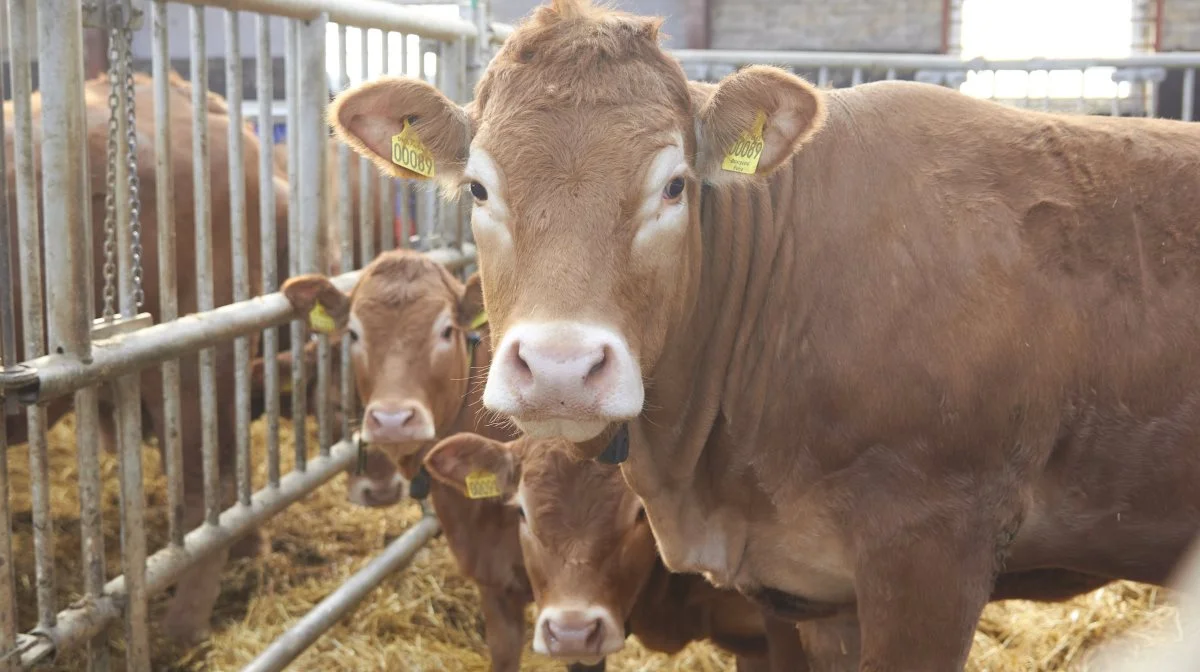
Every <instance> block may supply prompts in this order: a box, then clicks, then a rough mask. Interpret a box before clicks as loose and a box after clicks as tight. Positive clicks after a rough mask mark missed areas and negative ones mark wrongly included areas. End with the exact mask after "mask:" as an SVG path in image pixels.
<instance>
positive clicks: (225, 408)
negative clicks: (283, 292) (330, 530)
mask: <svg viewBox="0 0 1200 672" xmlns="http://www.w3.org/2000/svg"><path fill="white" fill-rule="evenodd" d="M172 74H173V73H172ZM151 82H152V80H151V79H150V77H148V76H146V75H144V74H142V73H135V75H134V84H135V105H136V112H137V130H138V137H139V140H140V142H139V145H138V157H137V160H138V178H139V180H140V190H139V193H140V196H141V211H140V218H139V221H140V222H141V230H142V235H141V242H142V250H143V253H142V263H143V287H144V290H145V304H144V306H143V308H142V309H143V310H145V311H148V312H150V313H151V314H152V315H153V316H154V318H155V320H156V321H159V320H160V318H161V316H160V313H159V305H160V304H159V300H160V299H159V287H158V238H157V230H158V227H157V218H158V210H157V208H158V203H157V202H156V192H155V184H156V174H155V164H154V157H155V145H154V137H155V134H154V128H155V125H154V111H153V110H154V108H153V95H152V88H151ZM170 83H171V89H170V93H171V98H170V105H171V142H172V149H173V153H172V160H173V162H174V165H173V176H174V187H175V222H176V232H177V236H178V241H179V242H178V249H177V257H176V265H177V269H178V270H177V277H178V297H179V312H180V314H181V315H182V314H187V313H191V312H195V310H196V299H195V297H196V281H195V277H196V276H195V271H194V269H195V258H194V250H195V246H194V244H192V243H191V241H193V240H194V236H195V226H194V220H193V215H194V206H193V188H192V152H191V147H192V140H191V129H192V112H191V110H192V108H191V88H190V84H188V83H187V82H186V81H184V80H182V79H181V78H179V77H178V76H172V78H171V80H170ZM85 86H86V88H85V96H86V103H87V129H88V131H87V132H88V157H89V159H88V161H89V166H90V197H91V199H92V205H91V209H92V226H93V228H92V231H93V233H92V236H93V241H95V242H96V244H95V246H94V249H95V255H94V259H93V268H94V269H95V278H96V284H95V291H96V294H95V300H96V306H97V313H99V308H100V306H102V305H103V304H102V303H101V300H102V299H101V296H100V291H101V288H102V286H103V285H102V280H103V268H104V266H103V256H102V249H103V247H102V245H100V244H99V243H100V241H102V240H103V239H104V238H103V223H104V214H105V209H104V200H105V193H106V181H105V165H106V152H105V150H106V139H107V129H108V116H109V113H108V105H107V99H108V94H109V90H108V80H107V76H106V75H101V76H100V77H98V78H96V79H92V80H89V81H87V82H86V85H85ZM215 100H217V101H218V102H219V98H217V99H215ZM213 101H214V97H213V96H212V95H210V96H209V105H208V109H209V150H210V156H211V167H210V179H211V187H212V197H213V198H212V202H213V203H214V204H216V205H214V207H213V209H212V236H211V240H212V247H213V269H214V272H213V274H212V279H213V281H214V287H213V294H214V300H215V301H214V302H215V304H216V305H217V306H220V305H225V304H228V303H230V302H232V299H233V289H232V281H231V278H232V266H231V264H232V261H231V255H230V250H231V249H232V245H231V241H230V227H229V211H228V208H227V207H222V206H221V205H220V204H227V203H228V202H229V195H228V193H227V192H228V189H229V178H228V174H229V171H228V158H227V148H228V140H227V138H228V133H229V119H228V117H227V116H225V115H224V114H222V111H223V109H224V108H223V106H222V105H216V106H214V102H213ZM32 102H33V114H34V117H33V119H34V144H35V149H34V158H35V164H37V165H38V166H39V168H38V169H39V171H40V163H41V161H40V138H41V135H42V129H41V125H40V121H41V119H40V103H41V96H40V95H39V94H36V93H35V94H34V97H33V101H32ZM4 114H5V117H6V132H7V135H6V137H5V151H6V153H7V161H8V163H7V165H8V176H7V183H8V187H7V188H8V189H9V192H10V197H9V203H10V206H11V207H10V218H11V219H10V221H12V222H14V223H15V222H16V199H15V197H14V196H12V193H13V190H14V189H15V179H16V173H15V166H14V163H13V155H12V152H13V133H14V129H13V123H12V103H11V102H6V103H5V106H4ZM243 143H244V145H245V154H244V170H245V174H246V216H247V229H248V234H249V235H248V250H249V257H248V266H249V270H250V279H251V291H252V292H253V293H257V287H258V286H259V278H260V277H261V272H260V260H261V254H260V245H259V230H260V229H259V180H258V146H259V145H258V141H257V138H256V137H255V136H254V135H253V134H252V133H249V132H248V131H247V130H245V129H243ZM274 187H275V205H276V230H277V231H280V232H286V231H287V226H286V223H287V218H286V207H287V184H286V182H285V181H283V180H282V179H279V177H278V176H276V179H275V182H274ZM38 197H39V212H40V198H41V193H40V189H39V193H38ZM15 228H16V227H15V225H14V227H13V230H14V238H13V239H14V241H15ZM282 244H283V245H284V247H282V250H281V252H280V253H281V254H283V255H285V258H286V254H287V248H286V237H284V240H283V243H282ZM13 249H14V250H15V249H16V248H15V242H14V248H13ZM13 291H14V293H15V296H16V298H17V300H18V305H17V311H18V313H17V314H18V316H19V315H20V304H19V299H20V294H19V287H15V288H14V290H13ZM16 326H17V332H18V339H20V338H22V336H21V331H22V329H21V328H22V325H21V323H20V322H19V321H18V323H17V325H16ZM252 344H253V339H252ZM215 360H216V363H217V399H218V428H217V429H218V438H217V445H218V447H219V448H220V457H221V460H220V461H221V474H222V477H223V479H222V480H223V481H224V485H225V488H226V492H225V500H224V504H226V505H228V504H232V502H233V491H232V481H233V475H234V474H233V459H232V458H233V452H232V450H233V447H234V445H235V442H234V436H233V432H234V418H235V416H234V408H233V402H234V395H233V368H232V367H233V348H232V344H223V345H220V346H217V347H216V357H215ZM180 370H181V381H182V385H183V388H182V389H183V390H184V394H183V395H181V397H182V398H181V402H182V403H181V412H182V416H181V426H182V431H181V432H180V436H181V439H182V442H183V454H184V464H183V465H182V467H183V473H184V477H185V478H184V480H185V485H184V494H185V511H184V524H185V526H186V528H187V529H190V528H191V527H193V526H195V525H197V524H198V523H199V522H200V520H201V517H202V515H203V489H202V474H203V469H202V463H201V445H200V439H201V432H200V406H199V399H198V395H197V394H195V391H196V390H197V389H198V385H199V370H198V367H197V363H196V358H195V357H185V358H183V359H182V360H181V363H180ZM105 388H106V386H105ZM105 388H102V392H103V394H102V395H101V396H102V402H101V406H102V409H101V419H102V430H103V432H102V433H103V434H104V436H103V439H104V442H105V443H106V446H109V447H111V445H112V444H113V440H114V438H113V436H112V434H113V432H114V424H113V421H112V400H111V397H109V396H108V394H107V389H105ZM141 393H142V400H143V401H142V404H143V409H144V412H145V416H144V417H145V418H146V421H147V422H148V424H149V425H150V426H151V427H152V428H153V431H155V432H156V433H159V435H161V432H162V431H163V424H162V423H163V392H162V377H161V375H160V373H159V370H158V367H150V368H148V369H145V370H144V371H143V373H142V375H141ZM71 406H72V399H71V398H70V397H66V398H60V399H56V400H52V401H51V402H49V403H48V404H47V405H46V409H47V422H48V423H49V424H53V423H55V422H57V420H58V419H59V418H60V417H61V416H62V415H63V414H64V413H66V412H67V411H69V410H70V409H71ZM6 429H7V430H8V433H9V434H8V436H9V439H10V441H12V442H13V443H17V442H22V441H25V440H26V437H27V431H26V430H27V428H26V426H25V416H24V414H23V413H22V414H20V415H16V416H9V417H8V418H6ZM159 445H163V444H162V442H160V444H159ZM254 538H255V535H251V537H250V539H249V541H250V542H251V543H248V544H242V545H241V548H240V549H237V550H235V552H240V553H247V552H254V550H256V549H255V548H254V546H255V544H254V543H253V541H254ZM223 564H224V554H221V555H220V556H219V557H217V558H215V559H214V560H212V561H210V562H209V563H206V564H205V565H202V566H200V567H197V568H196V570H195V571H194V572H193V573H191V574H189V575H188V576H185V577H184V578H183V579H182V580H181V581H180V583H179V585H178V587H177V589H176V594H175V597H174V599H173V600H172V602H171V605H170V607H169V609H168V613H167V616H166V620H165V623H164V625H165V628H166V630H167V632H168V634H170V635H172V636H174V637H176V638H178V639H180V640H183V641H195V640H196V639H199V638H201V637H203V636H204V634H205V632H206V631H207V628H208V619H209V615H210V613H211V610H212V606H213V603H214V602H215V600H216V597H217V594H218V592H219V586H220V584H219V580H220V571H221V568H222V566H223Z"/></svg>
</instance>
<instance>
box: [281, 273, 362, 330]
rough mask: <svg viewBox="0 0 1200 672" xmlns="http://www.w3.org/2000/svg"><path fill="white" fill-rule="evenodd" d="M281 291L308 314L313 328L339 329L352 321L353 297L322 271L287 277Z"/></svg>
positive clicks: (296, 306) (295, 306) (297, 309)
mask: <svg viewBox="0 0 1200 672" xmlns="http://www.w3.org/2000/svg"><path fill="white" fill-rule="evenodd" d="M279 291H281V292H283V295H284V296H286V297H287V300H288V301H290V302H291V304H292V307H293V308H295V309H296V312H297V313H300V314H301V315H304V316H305V317H307V318H308V326H309V327H311V328H312V329H313V330H314V331H320V332H324V333H334V332H338V331H341V330H342V329H345V328H346V323H347V322H349V321H350V297H348V296H346V295H345V294H343V293H342V292H340V291H338V288H337V287H334V286H333V283H332V282H330V281H329V278H327V277H325V276H323V275H319V274H316V273H310V274H307V275H298V276H296V277H294V278H288V281H287V282H285V283H283V287H282V288H281V289H280V290H279Z"/></svg>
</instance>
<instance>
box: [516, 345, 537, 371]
mask: <svg viewBox="0 0 1200 672" xmlns="http://www.w3.org/2000/svg"><path fill="white" fill-rule="evenodd" d="M512 353H513V356H512V359H513V364H515V365H516V367H517V371H518V372H519V373H520V374H521V375H524V376H532V375H533V369H530V368H529V362H527V361H525V358H524V357H522V356H521V344H520V343H517V344H515V345H514V346H513V349H512Z"/></svg>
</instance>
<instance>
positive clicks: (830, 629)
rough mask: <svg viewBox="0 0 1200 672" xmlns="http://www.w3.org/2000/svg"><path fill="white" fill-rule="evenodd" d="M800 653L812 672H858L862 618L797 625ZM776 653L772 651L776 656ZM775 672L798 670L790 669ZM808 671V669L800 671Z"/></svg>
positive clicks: (842, 616)
mask: <svg viewBox="0 0 1200 672" xmlns="http://www.w3.org/2000/svg"><path fill="white" fill-rule="evenodd" d="M795 628H796V630H797V631H798V633H797V634H799V639H798V643H799V645H800V650H801V652H802V654H801V655H803V656H804V657H805V658H806V659H807V661H808V668H807V669H808V670H809V671H810V672H857V671H858V665H859V658H860V657H861V652H860V646H859V639H860V637H859V632H858V617H857V616H856V615H855V614H854V613H853V612H847V613H844V614H838V615H837V616H831V617H829V618H821V619H817V620H815V621H802V622H800V623H797V624H795ZM771 645H772V648H773V647H774V640H772V644H771ZM773 654H774V651H772V655H773ZM772 669H773V670H787V669H797V668H795V667H789V666H788V665H786V664H785V665H782V666H775V667H772ZM799 669H804V668H799Z"/></svg>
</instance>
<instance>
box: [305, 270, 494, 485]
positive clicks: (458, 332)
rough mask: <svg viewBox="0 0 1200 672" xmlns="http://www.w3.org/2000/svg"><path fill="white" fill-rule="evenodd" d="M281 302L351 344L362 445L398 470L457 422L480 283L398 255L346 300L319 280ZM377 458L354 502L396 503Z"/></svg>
mask: <svg viewBox="0 0 1200 672" xmlns="http://www.w3.org/2000/svg"><path fill="white" fill-rule="evenodd" d="M282 292H283V294H284V295H285V296H286V297H287V298H288V300H289V301H290V302H291V303H292V305H293V306H294V307H295V309H296V310H297V312H298V313H300V314H303V315H308V316H310V322H313V323H318V324H316V326H317V327H318V328H320V327H324V328H326V329H332V330H333V331H334V332H335V333H336V334H337V335H339V336H340V337H341V338H349V339H350V343H351V345H350V358H351V365H352V366H353V368H354V380H355V385H356V387H357V389H358V398H359V399H360V400H361V401H362V405H363V415H362V422H361V436H362V439H363V441H365V442H366V443H368V444H370V445H371V447H372V448H381V449H383V450H384V451H385V452H386V453H387V455H388V456H389V457H391V458H392V459H393V460H399V459H401V458H404V457H407V456H410V455H413V454H415V453H416V452H417V451H418V450H420V448H421V446H422V445H424V444H427V443H428V442H430V441H433V440H434V439H436V438H437V437H438V436H439V433H440V432H441V431H444V430H445V428H447V427H449V426H450V424H451V423H452V422H453V421H454V420H455V418H456V417H457V416H458V414H459V412H460V411H461V410H462V406H463V400H464V398H465V396H466V392H467V384H468V381H469V380H470V364H469V359H468V358H469V348H468V338H470V335H469V334H468V330H469V328H470V325H471V323H472V321H473V320H474V319H475V318H476V317H477V316H478V315H479V313H480V312H481V311H482V310H483V301H482V298H481V296H480V288H479V279H478V276H472V277H471V278H470V280H468V282H467V284H466V285H465V286H464V285H463V283H461V282H459V281H458V280H457V279H456V278H455V277H454V276H453V275H451V274H450V273H449V271H447V270H446V269H445V267H443V266H442V265H441V264H438V263H437V262H435V261H433V260H431V259H429V258H427V257H425V256H424V255H422V254H419V253H417V252H412V251H409V250H394V251H390V252H385V253H384V254H381V255H379V257H377V258H376V259H375V260H374V261H372V262H371V263H370V264H369V265H368V266H367V267H366V268H364V269H363V270H362V274H361V275H360V277H359V280H358V283H357V284H356V285H355V287H354V289H353V290H352V291H351V293H350V294H349V295H346V294H343V293H342V292H341V291H339V290H338V289H337V288H336V287H334V286H333V284H332V283H331V282H330V281H329V279H328V278H326V277H325V276H321V275H302V276H298V277H295V278H291V279H289V280H288V281H287V282H286V283H284V286H283V289H282ZM314 311H317V312H316V313H315V314H316V316H317V317H316V318H314V317H312V316H313V315H314ZM372 452H373V451H372ZM381 457H382V456H381V455H376V456H374V457H372V454H371V452H369V453H368V456H367V465H366V466H367V470H366V474H365V475H364V478H356V479H352V482H351V486H350V497H351V499H352V500H354V501H356V502H358V503H361V504H366V505H371V506H377V505H382V504H388V503H392V502H394V501H396V500H397V499H398V498H399V493H398V492H397V489H398V488H400V487H402V486H401V480H400V479H399V477H398V475H397V474H396V472H395V470H394V468H390V467H389V465H390V462H391V461H390V460H381V459H380V458H381Z"/></svg>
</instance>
